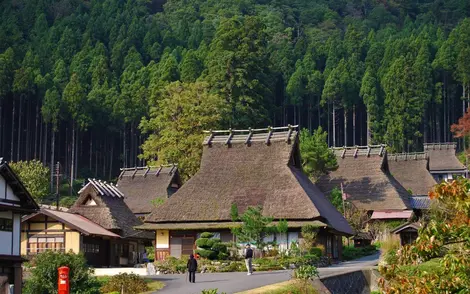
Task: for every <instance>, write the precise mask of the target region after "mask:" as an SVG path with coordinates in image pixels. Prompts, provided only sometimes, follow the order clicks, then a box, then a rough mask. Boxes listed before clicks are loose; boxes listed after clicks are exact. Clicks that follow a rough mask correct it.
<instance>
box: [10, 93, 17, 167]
mask: <svg viewBox="0 0 470 294" xmlns="http://www.w3.org/2000/svg"><path fill="white" fill-rule="evenodd" d="M15 109H16V99H13V111H12V114H11V139H10V140H11V142H10V160H11V161H13V148H14V146H13V145H14V144H13V142H14V141H15Z"/></svg>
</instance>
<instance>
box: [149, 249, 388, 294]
mask: <svg viewBox="0 0 470 294" xmlns="http://www.w3.org/2000/svg"><path fill="white" fill-rule="evenodd" d="M379 256H380V254H379V253H377V254H374V255H370V256H366V257H363V258H360V259H357V260H354V261H348V262H343V263H340V264H337V265H333V266H330V267H325V268H319V269H318V270H319V272H320V277H321V278H323V277H327V276H331V275H336V274H340V273H346V272H351V271H356V270H359V269H364V268H367V267H370V266H374V265H377V263H378V260H379ZM291 273H292V272H291V271H289V270H285V271H272V272H254V273H253V275H251V276H247V275H246V273H240V272H235V273H206V274H196V283H194V284H192V283H189V282H188V281H187V275H158V276H150V277H149V278H151V279H154V280H158V281H162V282H163V283H165V284H166V286H165V288H163V289H162V290H160V291H158V292H156V293H158V294H200V293H201V291H202V290H204V289H206V290H208V289H218V293H222V292H226V293H227V294H229V293H237V292H241V291H246V290H250V289H255V288H259V287H263V286H266V285H271V284H275V283H280V282H284V281H288V280H290V278H291Z"/></svg>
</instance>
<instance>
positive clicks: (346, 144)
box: [344, 107, 348, 146]
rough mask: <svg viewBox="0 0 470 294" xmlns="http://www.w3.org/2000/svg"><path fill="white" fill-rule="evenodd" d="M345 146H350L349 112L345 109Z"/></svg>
mask: <svg viewBox="0 0 470 294" xmlns="http://www.w3.org/2000/svg"><path fill="white" fill-rule="evenodd" d="M344 146H348V111H347V109H346V107H345V108H344Z"/></svg>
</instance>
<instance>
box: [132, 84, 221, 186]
mask: <svg viewBox="0 0 470 294" xmlns="http://www.w3.org/2000/svg"><path fill="white" fill-rule="evenodd" d="M224 111H225V106H224V103H223V100H222V99H221V98H220V96H218V95H215V94H211V93H210V92H209V85H208V84H207V83H202V82H196V83H191V84H187V83H180V82H175V83H171V84H169V85H168V86H166V87H165V88H164V90H163V91H162V93H161V97H160V99H159V100H158V102H157V105H156V106H154V107H151V109H150V118H149V119H144V120H142V122H141V124H140V128H141V129H142V130H143V131H144V132H146V133H149V137H148V139H147V140H146V141H145V143H144V144H143V145H142V149H143V155H142V157H143V158H146V159H148V160H151V161H152V162H153V163H165V164H166V163H175V162H177V163H178V166H179V167H180V168H181V169H182V170H183V177H184V178H185V179H187V178H189V177H190V176H192V175H194V173H195V172H196V171H197V170H198V168H199V161H200V158H201V154H202V145H201V142H202V139H203V137H204V134H203V132H202V131H203V130H210V129H214V128H217V127H218V126H219V123H220V122H221V120H222V117H223V113H224ZM155 158H158V160H157V161H156V162H154V160H155Z"/></svg>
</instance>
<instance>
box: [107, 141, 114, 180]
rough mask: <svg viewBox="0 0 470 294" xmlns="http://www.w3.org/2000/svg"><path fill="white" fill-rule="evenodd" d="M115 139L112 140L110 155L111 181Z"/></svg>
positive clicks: (110, 177)
mask: <svg viewBox="0 0 470 294" xmlns="http://www.w3.org/2000/svg"><path fill="white" fill-rule="evenodd" d="M113 141H114V140H111V152H110V153H111V154H110V155H109V177H108V179H109V180H110V181H111V179H112V175H113V153H114V144H113V143H114V142H113Z"/></svg>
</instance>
